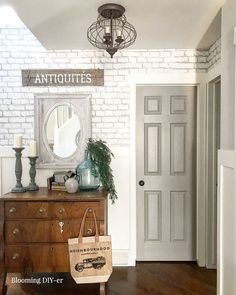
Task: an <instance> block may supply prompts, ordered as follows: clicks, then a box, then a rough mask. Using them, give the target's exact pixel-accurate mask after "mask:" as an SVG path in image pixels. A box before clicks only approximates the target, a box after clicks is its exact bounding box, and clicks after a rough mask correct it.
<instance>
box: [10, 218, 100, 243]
mask: <svg viewBox="0 0 236 295" xmlns="http://www.w3.org/2000/svg"><path fill="white" fill-rule="evenodd" d="M97 223H98V229H101V230H100V234H101V235H103V234H104V232H103V227H102V226H101V225H102V224H103V221H97ZM80 224H81V219H72V220H55V221H48V220H45V221H37V220H30V221H27V220H17V221H15V220H14V221H6V224H5V238H6V244H18V243H50V242H53V243H57V242H60V243H67V240H68V239H69V238H75V237H77V236H78V235H79V231H80ZM93 235H95V225H94V221H93V220H87V221H86V222H85V230H84V236H93Z"/></svg>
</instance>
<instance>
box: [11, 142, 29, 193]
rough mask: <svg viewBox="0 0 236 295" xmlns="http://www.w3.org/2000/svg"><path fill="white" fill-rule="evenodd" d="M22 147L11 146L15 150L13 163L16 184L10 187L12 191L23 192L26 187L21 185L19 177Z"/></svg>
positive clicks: (20, 175) (20, 173) (20, 174)
mask: <svg viewBox="0 0 236 295" xmlns="http://www.w3.org/2000/svg"><path fill="white" fill-rule="evenodd" d="M23 149H24V148H23V147H19V148H13V150H14V151H15V152H16V164H15V175H16V186H15V187H14V188H13V189H12V192H13V193H24V192H26V189H25V188H24V187H23V186H22V183H21V177H22V163H21V155H22V153H21V152H22V151H23Z"/></svg>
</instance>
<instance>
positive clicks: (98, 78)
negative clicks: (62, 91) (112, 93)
mask: <svg viewBox="0 0 236 295" xmlns="http://www.w3.org/2000/svg"><path fill="white" fill-rule="evenodd" d="M22 85H23V86H37V87H39V86H103V85H104V70H100V69H96V70H94V69H84V70H83V69H79V70H78V69H65V70H59V69H58V70H50V69H47V70H22Z"/></svg>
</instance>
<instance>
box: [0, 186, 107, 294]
mask: <svg viewBox="0 0 236 295" xmlns="http://www.w3.org/2000/svg"><path fill="white" fill-rule="evenodd" d="M88 207H89V208H93V209H94V210H95V212H96V216H97V220H98V225H99V231H100V235H104V234H106V233H107V193H106V192H104V191H90V192H79V193H76V194H68V193H66V192H55V191H49V192H48V190H47V189H46V188H40V190H39V191H37V192H26V193H17V194H16V193H8V194H5V195H4V196H2V197H1V198H0V271H1V276H2V277H1V288H2V289H1V291H2V294H6V291H7V287H6V285H5V280H6V275H7V273H8V272H20V273H29V272H69V271H70V266H69V256H68V244H67V239H68V238H72V237H76V236H78V234H79V230H80V223H81V219H82V216H83V214H84V211H85V209H86V208H88ZM94 233H95V228H94V222H93V219H92V215H91V216H88V219H87V221H86V226H85V233H84V235H86V236H90V235H94ZM101 288H103V287H102V286H101ZM101 288H100V291H101ZM101 294H102V292H101Z"/></svg>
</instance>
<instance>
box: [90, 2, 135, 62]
mask: <svg viewBox="0 0 236 295" xmlns="http://www.w3.org/2000/svg"><path fill="white" fill-rule="evenodd" d="M124 12H125V8H124V7H123V6H121V5H118V4H114V3H109V4H104V5H102V6H100V7H99V8H98V13H99V15H98V18H97V21H96V22H94V23H92V25H91V26H90V27H89V28H88V31H87V38H88V41H89V42H90V43H91V44H92V45H93V46H95V47H97V48H99V49H105V50H106V51H107V52H108V53H109V54H110V56H111V57H113V55H114V54H115V53H116V52H117V50H119V49H123V48H127V47H129V46H130V45H132V44H133V43H134V41H135V40H136V37H137V32H136V30H135V28H134V26H133V25H131V24H130V23H129V22H127V20H126V17H125V15H124Z"/></svg>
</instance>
